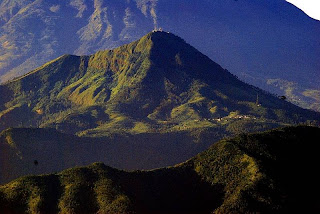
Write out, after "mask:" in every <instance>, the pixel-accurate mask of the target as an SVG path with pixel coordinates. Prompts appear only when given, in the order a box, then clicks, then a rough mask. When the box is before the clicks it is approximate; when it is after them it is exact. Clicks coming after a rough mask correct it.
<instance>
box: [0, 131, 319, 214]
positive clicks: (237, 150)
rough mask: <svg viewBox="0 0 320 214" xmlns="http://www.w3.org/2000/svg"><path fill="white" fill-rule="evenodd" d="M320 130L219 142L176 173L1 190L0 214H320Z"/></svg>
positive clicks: (101, 176)
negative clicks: (319, 170) (319, 150)
mask: <svg viewBox="0 0 320 214" xmlns="http://www.w3.org/2000/svg"><path fill="white" fill-rule="evenodd" d="M319 137H320V130H319V128H315V127H307V126H298V127H287V128H282V129H276V130H271V131H267V132H263V133H256V134H242V135H239V136H237V137H235V138H229V139H224V140H221V141H219V142H218V143H215V144H214V145H213V146H211V147H210V148H209V149H208V150H206V151H205V152H203V153H200V154H198V155H197V156H195V157H194V158H192V159H190V160H188V161H186V162H184V163H181V164H178V165H176V166H173V167H168V168H161V169H156V170H151V171H133V172H126V171H121V170H117V169H114V168H110V167H108V166H105V165H104V164H102V163H95V164H92V165H90V166H88V167H78V168H73V169H68V170H65V171H62V172H60V173H56V174H48V175H41V176H28V177H22V178H19V179H17V180H14V181H12V182H10V183H8V184H6V185H3V186H0V212H1V213H58V212H59V213H212V212H213V213H317V212H318V211H319V209H320V207H319V202H320V201H319V200H320V198H319V196H318V194H317V193H318V191H319V187H320V186H319V183H318V181H319V175H318V173H316V171H315V169H316V167H317V163H318V156H317V149H316V148H317V145H316V143H317V139H319Z"/></svg>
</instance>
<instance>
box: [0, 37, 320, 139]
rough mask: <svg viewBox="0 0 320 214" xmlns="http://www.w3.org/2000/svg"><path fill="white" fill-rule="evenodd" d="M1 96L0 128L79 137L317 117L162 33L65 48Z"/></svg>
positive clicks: (3, 87) (5, 88) (4, 87)
mask: <svg viewBox="0 0 320 214" xmlns="http://www.w3.org/2000/svg"><path fill="white" fill-rule="evenodd" d="M0 98H1V100H0V110H1V113H0V124H1V127H0V129H1V130H4V129H6V128H9V127H21V126H22V127H30V126H32V127H35V126H36V127H51V128H55V129H57V130H60V131H62V132H66V133H70V134H77V135H80V136H83V135H85V136H106V135H108V134H110V133H114V132H128V133H146V132H168V131H177V130H190V129H194V128H212V127H213V128H216V127H223V129H226V128H228V129H232V125H233V126H243V127H245V126H246V125H247V126H250V124H268V123H269V124H275V125H276V124H277V125H283V124H290V123H301V122H307V121H312V120H314V121H317V120H319V113H316V112H312V111H308V110H304V109H301V108H299V107H297V106H295V105H292V104H290V103H288V102H286V101H285V100H282V99H279V98H278V97H275V96H273V95H271V94H269V93H267V92H265V91H262V90H260V89H258V88H256V87H253V86H251V85H248V84H245V83H243V82H241V81H240V80H238V79H237V77H236V76H234V75H232V74H231V73H229V72H228V71H227V70H225V69H223V68H222V67H221V66H219V65H218V64H216V63H215V62H213V61H212V60H210V59H209V58H208V57H207V56H205V55H203V54H201V53H200V52H199V51H197V50H196V49H195V48H193V47H192V46H190V45H189V44H187V43H186V42H185V41H184V40H183V39H181V38H180V37H178V36H175V35H173V34H171V33H167V32H151V33H149V34H147V35H146V36H144V37H142V38H141V39H140V40H137V41H135V42H133V43H130V44H128V45H124V46H121V47H119V48H116V49H114V50H106V51H99V52H97V53H95V54H93V55H89V56H73V55H63V56H61V57H59V58H57V59H55V60H53V61H51V62H49V63H47V64H45V65H43V66H41V67H39V68H38V69H36V70H34V71H31V72H30V73H28V74H26V75H24V76H21V77H19V78H17V79H15V80H13V81H10V82H8V83H6V84H4V85H1V86H0ZM236 124H237V125H236ZM251 127H252V126H251Z"/></svg>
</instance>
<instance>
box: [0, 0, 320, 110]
mask: <svg viewBox="0 0 320 214" xmlns="http://www.w3.org/2000/svg"><path fill="white" fill-rule="evenodd" d="M319 26H320V23H319V21H315V20H312V19H311V18H309V17H308V16H306V15H305V14H304V13H303V12H302V11H300V10H299V9H297V8H296V7H294V6H293V5H291V4H289V3H287V2H286V1H285V0H260V1H250V0H239V1H234V0H227V1H226V0H223V1H222V0H200V1H187V0H183V1H171V0H157V1H156V0H129V1H127V0H108V1H103V0H94V1H88V0H67V1H65V0H50V1H49V0H36V1H31V0H23V1H22V0H3V1H2V2H1V3H0V44H1V45H0V75H1V77H0V79H1V81H2V82H5V81H7V80H9V79H12V78H14V77H17V76H20V75H22V74H25V73H27V72H29V71H31V70H33V69H35V68H37V67H38V66H40V65H42V64H44V63H46V62H48V61H50V60H53V59H55V58H57V57H58V56H61V55H63V54H66V53H68V54H75V55H89V54H93V53H95V52H97V51H98V50H103V49H109V48H115V47H118V46H120V45H123V44H124V43H129V42H132V41H134V40H137V39H139V38H140V37H142V36H143V35H145V34H146V33H147V32H149V31H151V30H152V29H154V28H159V27H162V28H163V29H164V30H165V31H170V32H174V33H176V34H178V35H180V36H182V37H183V38H184V39H186V41H188V42H189V43H191V44H192V45H194V46H195V47H196V48H197V49H199V50H200V51H201V52H203V53H204V54H206V55H208V56H209V57H210V58H211V59H212V60H214V61H216V62H218V63H219V64H221V65H222V66H223V67H226V68H228V69H229V70H230V72H231V73H233V74H235V75H237V76H238V77H239V78H240V79H242V80H244V81H245V82H248V83H251V84H254V85H256V86H258V87H260V88H263V89H265V90H268V91H270V92H272V93H276V94H279V95H285V96H286V97H287V100H288V101H291V102H293V103H295V104H298V105H300V106H301V107H304V108H310V109H314V110H317V111H319V110H320V109H319V106H320V98H319V94H320V88H319V85H320V78H319V67H320V51H319V48H318V47H319V46H320V39H319V36H318V35H319V34H320V30H319V29H320V28H319Z"/></svg>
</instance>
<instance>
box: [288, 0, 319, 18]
mask: <svg viewBox="0 0 320 214" xmlns="http://www.w3.org/2000/svg"><path fill="white" fill-rule="evenodd" d="M287 2H290V3H291V4H294V5H295V6H297V7H299V8H300V9H301V10H303V11H304V12H305V13H306V14H308V15H309V16H311V17H312V18H314V19H317V20H320V0H287Z"/></svg>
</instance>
